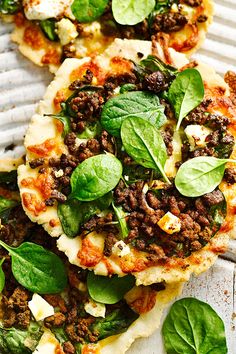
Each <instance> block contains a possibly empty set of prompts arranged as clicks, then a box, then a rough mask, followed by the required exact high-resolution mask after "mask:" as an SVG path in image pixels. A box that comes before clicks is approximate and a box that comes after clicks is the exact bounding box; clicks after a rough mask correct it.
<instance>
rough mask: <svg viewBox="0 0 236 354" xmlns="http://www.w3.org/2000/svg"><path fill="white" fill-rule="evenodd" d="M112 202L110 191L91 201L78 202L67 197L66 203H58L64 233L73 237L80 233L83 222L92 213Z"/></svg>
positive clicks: (105, 207)
mask: <svg viewBox="0 0 236 354" xmlns="http://www.w3.org/2000/svg"><path fill="white" fill-rule="evenodd" d="M111 202H112V193H108V194H106V195H104V196H103V197H101V198H99V199H97V200H94V201H92V202H80V201H79V200H77V199H69V200H68V201H67V202H66V203H63V204H59V205H58V216H59V218H60V221H61V224H62V228H63V231H64V233H65V234H66V235H67V236H68V237H75V236H77V235H78V234H79V233H80V228H81V226H82V224H83V223H85V222H86V221H88V220H89V219H90V218H91V217H92V216H93V215H95V214H96V213H99V212H101V211H102V210H105V209H107V208H108V207H109V206H110V204H111Z"/></svg>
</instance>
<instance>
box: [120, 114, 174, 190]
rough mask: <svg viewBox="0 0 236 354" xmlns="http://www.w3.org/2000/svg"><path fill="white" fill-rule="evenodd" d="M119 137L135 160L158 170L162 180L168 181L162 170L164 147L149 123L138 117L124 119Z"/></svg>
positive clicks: (160, 137) (165, 155)
mask: <svg viewBox="0 0 236 354" xmlns="http://www.w3.org/2000/svg"><path fill="white" fill-rule="evenodd" d="M121 139H122V143H123V145H124V148H125V150H126V152H127V153H128V154H129V155H130V156H131V157H132V159H133V160H134V161H135V162H137V163H138V164H140V165H142V166H144V167H146V168H151V169H154V170H157V171H160V172H161V174H162V176H163V178H164V180H165V181H166V182H168V183H170V182H169V180H168V178H167V176H166V174H165V171H164V165H165V162H166V159H167V153H166V147H165V144H164V141H163V139H162V136H161V134H160V132H159V131H158V130H157V129H156V128H155V127H154V126H153V125H152V124H151V123H149V122H147V121H145V120H144V119H142V118H138V117H136V118H132V117H131V118H127V119H125V120H124V122H123V124H122V126H121Z"/></svg>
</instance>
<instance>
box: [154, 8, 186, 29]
mask: <svg viewBox="0 0 236 354" xmlns="http://www.w3.org/2000/svg"><path fill="white" fill-rule="evenodd" d="M187 23H188V20H187V18H186V17H185V16H184V15H182V14H180V13H178V12H169V13H165V14H162V15H157V16H156V17H155V18H154V21H153V24H152V27H151V30H152V33H157V32H166V33H169V32H177V31H179V30H181V29H182V28H183V27H184V26H185V25H186V24H187Z"/></svg>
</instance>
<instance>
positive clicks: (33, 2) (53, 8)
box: [23, 0, 71, 20]
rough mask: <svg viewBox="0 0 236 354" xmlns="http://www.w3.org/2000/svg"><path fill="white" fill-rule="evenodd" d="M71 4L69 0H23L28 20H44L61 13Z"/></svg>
mask: <svg viewBox="0 0 236 354" xmlns="http://www.w3.org/2000/svg"><path fill="white" fill-rule="evenodd" d="M70 5H71V0H23V7H24V11H25V16H26V18H28V20H46V19H47V18H56V17H58V16H59V15H62V14H63V13H64V11H65V9H67V8H68V7H70Z"/></svg>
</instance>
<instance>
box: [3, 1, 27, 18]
mask: <svg viewBox="0 0 236 354" xmlns="http://www.w3.org/2000/svg"><path fill="white" fill-rule="evenodd" d="M21 7H22V1H21V0H1V1H0V13H3V14H4V15H10V14H14V13H16V12H17V11H19V10H20V9H21Z"/></svg>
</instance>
